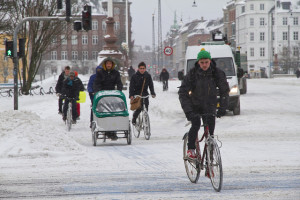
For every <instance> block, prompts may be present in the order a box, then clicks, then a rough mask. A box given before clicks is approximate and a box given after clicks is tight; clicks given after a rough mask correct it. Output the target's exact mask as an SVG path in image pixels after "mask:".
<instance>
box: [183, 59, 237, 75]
mask: <svg viewBox="0 0 300 200" xmlns="http://www.w3.org/2000/svg"><path fill="white" fill-rule="evenodd" d="M213 60H214V61H215V62H216V64H217V67H218V68H220V69H222V70H223V71H224V72H225V74H226V76H235V70H234V65H233V60H232V58H228V57H227V58H213ZM196 62H197V60H196V59H191V60H188V61H187V72H189V71H190V70H191V69H192V68H193V67H194V66H195V63H196Z"/></svg>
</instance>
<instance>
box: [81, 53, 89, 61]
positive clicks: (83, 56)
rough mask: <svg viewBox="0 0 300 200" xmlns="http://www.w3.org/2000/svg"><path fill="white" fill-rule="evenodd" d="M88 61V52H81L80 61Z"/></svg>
mask: <svg viewBox="0 0 300 200" xmlns="http://www.w3.org/2000/svg"><path fill="white" fill-rule="evenodd" d="M88 59H89V52H88V51H83V52H82V60H88Z"/></svg>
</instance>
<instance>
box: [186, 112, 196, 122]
mask: <svg viewBox="0 0 300 200" xmlns="http://www.w3.org/2000/svg"><path fill="white" fill-rule="evenodd" d="M185 115H186V118H187V120H188V121H192V120H193V119H195V118H196V117H198V115H197V114H196V113H194V112H188V113H186V114H185Z"/></svg>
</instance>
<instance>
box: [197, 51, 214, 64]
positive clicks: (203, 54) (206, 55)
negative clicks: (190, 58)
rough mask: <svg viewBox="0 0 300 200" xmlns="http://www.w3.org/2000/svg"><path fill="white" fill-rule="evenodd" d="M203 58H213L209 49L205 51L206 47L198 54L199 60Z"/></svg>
mask: <svg viewBox="0 0 300 200" xmlns="http://www.w3.org/2000/svg"><path fill="white" fill-rule="evenodd" d="M201 59H210V60H211V56H210V53H209V52H208V51H205V49H204V48H202V49H201V51H200V52H199V53H198V56H197V61H199V60H201Z"/></svg>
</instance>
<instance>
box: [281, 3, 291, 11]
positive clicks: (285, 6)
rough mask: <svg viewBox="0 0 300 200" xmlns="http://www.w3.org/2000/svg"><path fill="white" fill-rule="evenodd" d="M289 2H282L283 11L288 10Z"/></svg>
mask: <svg viewBox="0 0 300 200" xmlns="http://www.w3.org/2000/svg"><path fill="white" fill-rule="evenodd" d="M290 7H291V2H282V9H283V10H290Z"/></svg>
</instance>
